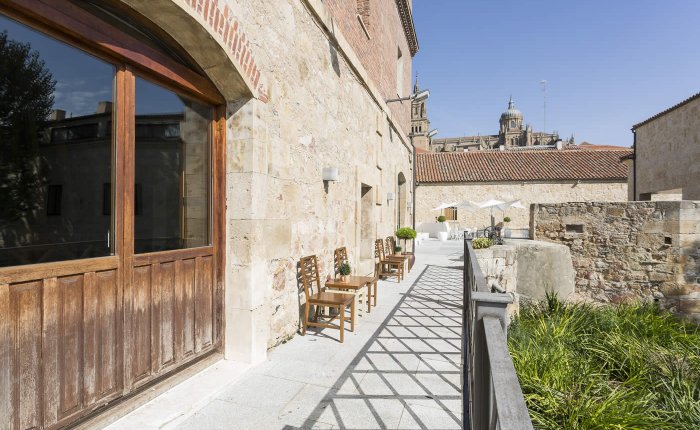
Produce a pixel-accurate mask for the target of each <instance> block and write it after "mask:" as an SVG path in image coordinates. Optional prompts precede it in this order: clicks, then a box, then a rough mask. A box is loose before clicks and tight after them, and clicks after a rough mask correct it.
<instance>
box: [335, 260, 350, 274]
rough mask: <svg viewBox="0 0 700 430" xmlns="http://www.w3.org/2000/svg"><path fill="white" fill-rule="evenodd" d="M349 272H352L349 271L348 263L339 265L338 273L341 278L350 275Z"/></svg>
mask: <svg viewBox="0 0 700 430" xmlns="http://www.w3.org/2000/svg"><path fill="white" fill-rule="evenodd" d="M350 272H352V270H351V269H350V264H348V263H343V264H341V265H340V267H338V273H340V274H341V275H342V276H347V275H349V274H350Z"/></svg>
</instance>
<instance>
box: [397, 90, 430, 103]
mask: <svg viewBox="0 0 700 430" xmlns="http://www.w3.org/2000/svg"><path fill="white" fill-rule="evenodd" d="M397 95H398V94H397ZM428 97H430V90H423V91H419V92H417V93H416V94H411V95H410V96H408V97H397V98H395V99H389V100H387V101H386V102H387V103H393V102H401V103H403V102H404V101H405V100H411V101H414V102H422V101H425V100H427V99H428Z"/></svg>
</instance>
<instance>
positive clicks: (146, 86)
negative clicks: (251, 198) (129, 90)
mask: <svg viewBox="0 0 700 430" xmlns="http://www.w3.org/2000/svg"><path fill="white" fill-rule="evenodd" d="M135 97H136V162H135V168H136V177H135V182H136V190H135V195H134V199H135V204H134V207H135V208H136V210H135V214H134V231H135V233H134V236H135V237H134V252H135V253H145V252H156V251H164V250H170V249H182V248H192V247H198V246H206V245H209V244H210V225H211V222H210V212H211V197H210V189H211V178H210V174H211V161H210V154H211V121H212V107H211V106H208V105H204V104H202V103H198V102H195V101H193V100H190V99H188V98H185V97H183V96H180V95H178V94H176V93H174V92H172V91H169V90H167V89H165V88H163V87H161V86H158V85H156V84H153V83H151V82H148V81H146V80H145V79H142V78H138V77H137V79H136V96H135Z"/></svg>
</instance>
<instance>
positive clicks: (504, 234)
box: [503, 216, 510, 237]
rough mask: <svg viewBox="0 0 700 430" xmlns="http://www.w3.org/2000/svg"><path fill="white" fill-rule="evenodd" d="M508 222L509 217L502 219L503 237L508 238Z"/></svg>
mask: <svg viewBox="0 0 700 430" xmlns="http://www.w3.org/2000/svg"><path fill="white" fill-rule="evenodd" d="M509 222H510V217H509V216H507V217H503V224H504V226H503V236H505V237H510V229H509V228H508V223H509Z"/></svg>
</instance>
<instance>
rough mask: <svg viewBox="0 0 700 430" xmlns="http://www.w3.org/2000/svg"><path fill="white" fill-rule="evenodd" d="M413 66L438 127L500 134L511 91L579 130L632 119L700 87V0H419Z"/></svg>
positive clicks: (601, 137)
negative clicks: (544, 85)
mask: <svg viewBox="0 0 700 430" xmlns="http://www.w3.org/2000/svg"><path fill="white" fill-rule="evenodd" d="M413 13H414V20H415V25H416V31H417V32H418V40H419V43H420V51H419V52H418V54H417V55H416V57H415V59H414V65H413V67H414V74H415V73H416V72H417V73H418V74H419V81H420V85H421V87H423V88H425V87H427V88H429V89H430V92H431V96H430V99H429V101H428V113H429V118H430V121H431V126H432V127H433V128H437V129H439V134H438V137H451V136H458V135H460V136H461V135H472V134H477V133H479V132H480V133H481V134H494V133H497V131H498V117H499V115H500V113H501V112H503V110H505V108H506V105H507V102H508V97H509V96H510V95H511V94H512V95H513V99H514V100H515V103H516V106H517V107H518V108H519V109H520V110H521V111H522V112H523V114H524V117H525V122H526V123H530V124H532V126H533V128H534V129H535V130H536V131H540V130H542V128H543V92H542V89H541V85H540V81H541V80H543V79H544V80H547V82H548V84H547V131H550V132H551V131H553V130H556V131H558V132H559V133H560V135H562V136H563V137H568V136H570V135H571V134H572V133H573V134H574V135H575V137H576V141H577V142H579V143H580V142H581V141H584V140H585V141H588V142H591V143H595V144H606V145H620V146H631V145H632V133H631V132H630V128H631V127H632V125H634V124H635V123H638V122H640V121H642V120H644V119H646V118H648V117H649V116H652V115H654V114H655V113H658V112H660V111H662V110H664V109H666V108H668V107H670V106H672V105H674V104H676V103H678V102H680V101H682V100H683V99H685V98H687V97H689V96H691V95H692V94H695V93H696V92H699V91H700V55H699V51H700V44H699V42H700V25H698V19H699V18H700V1H695V0H634V1H633V0H607V1H601V0H586V1H583V0H528V1H523V0H519V1H518V0H501V1H494V0H414V1H413Z"/></svg>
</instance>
